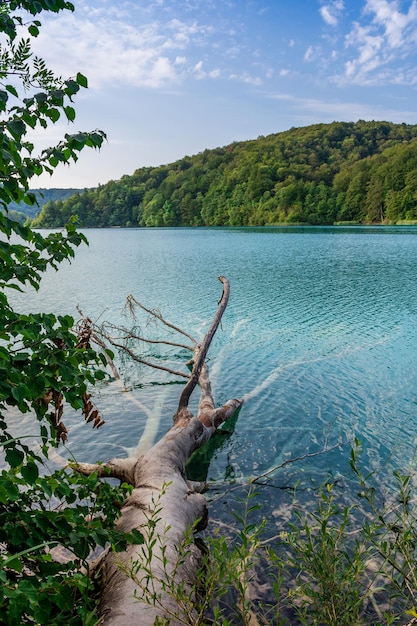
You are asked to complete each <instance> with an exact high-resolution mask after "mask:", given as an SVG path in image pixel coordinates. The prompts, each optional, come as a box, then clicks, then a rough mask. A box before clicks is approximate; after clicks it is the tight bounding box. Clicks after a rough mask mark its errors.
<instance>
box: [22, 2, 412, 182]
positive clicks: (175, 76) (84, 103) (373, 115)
mask: <svg viewBox="0 0 417 626" xmlns="http://www.w3.org/2000/svg"><path fill="white" fill-rule="evenodd" d="M72 1H73V4H74V5H75V11H74V12H73V13H72V12H68V11H66V12H62V13H60V14H58V15H54V14H53V15H47V14H41V17H40V20H41V22H42V28H41V34H40V35H39V37H38V38H37V39H36V40H34V51H35V52H36V54H38V55H39V56H41V57H42V58H43V59H44V60H45V61H46V62H47V64H48V66H49V67H51V68H52V69H53V70H54V71H56V72H57V73H58V74H60V75H62V76H63V77H65V78H67V77H70V76H74V75H75V74H76V73H77V72H82V73H83V74H85V75H86V76H87V78H88V81H89V88H88V89H87V90H82V92H81V93H80V94H79V95H77V97H76V99H75V101H74V103H75V109H76V111H77V118H76V120H75V123H74V124H70V125H69V126H68V124H67V123H66V122H64V121H63V122H62V123H61V122H59V123H58V124H56V125H54V126H52V127H50V128H49V129H48V130H47V131H46V132H45V131H43V133H42V135H39V136H38V137H37V138H36V139H37V141H38V142H40V143H39V145H41V146H42V147H43V146H46V145H52V144H53V143H56V142H57V141H59V139H61V138H62V137H63V135H64V134H65V133H66V132H78V131H86V130H94V129H96V128H99V129H101V130H103V131H104V132H105V133H106V134H107V142H106V143H105V145H104V146H103V147H102V149H101V150H100V151H94V150H90V149H85V150H84V152H83V153H82V154H81V155H80V159H79V161H78V162H77V164H75V165H71V166H70V167H67V166H60V167H59V168H58V169H57V170H56V172H55V173H54V174H53V176H50V175H48V174H44V175H42V176H41V177H39V178H38V179H36V183H35V180H33V181H32V185H31V186H32V187H33V188H38V187H47V188H51V187H76V188H84V187H96V186H97V185H98V184H105V183H106V182H108V181H109V180H118V179H120V178H121V177H122V176H123V175H125V174H128V175H129V174H132V173H133V172H134V171H135V170H136V169H138V168H140V167H144V166H146V167H148V166H158V165H162V164H166V163H171V162H173V161H175V160H177V159H180V158H182V157H184V156H186V155H189V156H191V155H193V154H196V153H198V152H202V151H203V150H205V149H206V148H215V147H219V146H225V145H227V144H229V143H231V142H233V141H243V140H248V139H256V138H257V137H258V136H260V135H268V134H270V133H278V132H282V131H285V130H288V129H289V128H291V127H300V126H308V125H310V124H316V123H330V122H333V121H357V120H358V119H362V120H385V121H390V122H396V123H402V122H405V123H407V124H417V101H416V90H417V0H136V1H133V0H126V1H125V0H118V1H117V2H115V1H114V0H72Z"/></svg>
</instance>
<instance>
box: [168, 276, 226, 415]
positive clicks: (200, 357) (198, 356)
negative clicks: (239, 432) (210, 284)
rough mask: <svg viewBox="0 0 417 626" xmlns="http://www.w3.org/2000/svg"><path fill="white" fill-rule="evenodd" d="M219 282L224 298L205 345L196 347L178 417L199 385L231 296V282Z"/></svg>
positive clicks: (204, 341)
mask: <svg viewBox="0 0 417 626" xmlns="http://www.w3.org/2000/svg"><path fill="white" fill-rule="evenodd" d="M219 281H220V282H221V283H222V285H223V293H222V297H221V298H220V301H219V306H218V308H217V311H216V314H215V316H214V318H213V321H212V323H211V326H210V328H209V329H208V331H207V333H206V336H205V337H204V340H203V343H202V344H201V346H200V345H196V347H195V349H194V366H193V369H192V372H191V376H190V379H189V381H188V383H187V384H186V385H185V387H184V389H183V390H182V394H181V396H180V399H179V402H178V411H177V415H179V414H180V413H181V411H182V410H183V409H186V408H187V407H188V402H189V400H190V396H191V394H192V392H193V391H194V389H195V387H196V385H197V383H198V380H199V378H200V374H201V370H202V367H203V363H204V361H205V358H206V356H207V352H208V349H209V348H210V344H211V342H212V340H213V337H214V334H215V332H216V330H217V328H218V326H219V324H220V321H221V319H222V316H223V313H224V311H225V309H226V307H227V303H228V301H229V295H230V285H229V281H228V280H227V278H225V277H224V276H219ZM210 393H211V390H210ZM207 397H208V396H207Z"/></svg>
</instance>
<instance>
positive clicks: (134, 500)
mask: <svg viewBox="0 0 417 626" xmlns="http://www.w3.org/2000/svg"><path fill="white" fill-rule="evenodd" d="M219 280H220V281H221V282H222V284H223V294H222V298H221V300H220V302H219V306H218V310H217V313H216V315H215V317H214V319H213V322H212V325H211V327H210V329H209V331H208V332H207V335H206V337H205V339H204V341H203V342H202V343H201V345H200V344H197V343H195V344H194V349H193V352H194V356H193V359H192V361H191V363H192V365H193V367H192V371H191V375H190V377H189V380H188V382H187V384H186V385H185V387H184V389H183V392H182V394H181V397H180V400H179V405H178V410H177V413H176V414H175V416H174V423H173V426H172V428H171V429H170V430H169V431H168V432H167V433H166V435H165V436H164V437H163V438H162V439H161V440H160V441H159V442H158V443H156V445H154V446H153V447H152V448H151V449H150V450H149V451H148V452H146V453H145V454H144V455H143V456H141V457H139V458H135V457H130V458H126V459H113V460H112V461H110V462H109V463H107V464H105V465H89V464H80V465H78V466H77V470H78V471H80V472H82V473H85V474H89V473H91V472H93V471H98V472H99V474H100V475H102V476H111V477H116V478H119V479H120V480H122V481H125V482H128V483H130V484H131V485H133V491H132V494H131V495H130V497H129V498H128V499H127V500H126V502H125V503H124V505H123V508H122V512H121V518H120V520H119V522H118V528H119V529H120V530H122V531H125V532H130V531H132V530H133V529H137V530H138V531H140V532H141V533H142V534H143V536H144V543H143V544H135V545H129V546H128V547H127V549H126V551H125V552H121V553H120V552H119V553H115V552H109V553H108V555H107V556H106V557H105V561H104V568H103V594H102V601H101V608H100V612H101V615H102V622H101V624H106V625H110V624H111V625H119V624H120V625H123V626H130V625H133V624H134V625H135V626H138V625H141V626H148V625H149V626H150V625H152V624H154V623H155V621H156V620H157V623H159V624H163V623H169V624H172V625H177V624H190V623H193V621H194V620H195V617H196V608H195V600H196V599H195V597H194V593H195V592H194V591H193V589H194V585H195V582H196V573H197V569H198V567H199V565H200V557H201V552H200V549H199V548H198V547H197V545H196V544H195V543H194V542H193V540H192V532H193V530H199V529H202V528H204V526H205V524H206V520H207V506H206V501H205V498H204V496H203V495H201V493H200V492H201V491H202V487H203V485H202V484H200V483H192V482H190V481H188V480H187V478H186V475H185V465H186V462H187V460H188V458H189V457H190V455H191V454H192V452H193V451H194V450H196V449H197V448H199V447H200V446H201V445H203V444H204V443H205V442H206V441H208V439H209V438H210V437H211V435H212V434H213V433H214V431H215V430H216V429H217V428H218V427H219V426H220V425H221V424H222V423H223V422H224V421H225V420H227V419H228V418H230V417H231V416H232V415H233V414H234V413H235V411H236V410H237V409H238V408H239V407H240V406H241V404H242V400H236V399H233V400H229V401H228V402H227V403H226V404H225V405H224V406H222V407H220V408H215V404H214V399H213V395H212V391H211V385H210V380H209V374H208V367H207V365H206V363H205V358H206V355H207V351H208V349H209V347H210V343H211V341H212V339H213V337H214V334H215V332H216V329H217V327H218V325H219V323H220V320H221V317H222V315H223V312H224V310H225V308H226V306H227V302H228V298H229V283H228V281H227V279H225V278H224V277H220V278H219ZM197 384H199V386H200V389H201V398H200V402H199V407H198V412H197V416H193V415H192V414H191V412H190V410H189V408H188V404H189V399H190V396H191V394H192V392H193V390H194V388H195V387H196V385H197Z"/></svg>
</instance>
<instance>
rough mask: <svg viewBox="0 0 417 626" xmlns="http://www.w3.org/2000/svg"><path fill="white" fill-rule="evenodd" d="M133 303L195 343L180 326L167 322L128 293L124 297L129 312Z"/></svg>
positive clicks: (157, 312)
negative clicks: (125, 297)
mask: <svg viewBox="0 0 417 626" xmlns="http://www.w3.org/2000/svg"><path fill="white" fill-rule="evenodd" d="M134 304H135V305H136V306H138V307H139V308H140V309H142V310H143V311H145V312H146V313H148V314H149V315H151V316H152V317H155V318H156V319H157V320H159V321H160V322H162V324H164V325H165V326H167V327H168V328H172V330H175V332H177V333H179V334H180V335H184V337H188V339H190V341H192V342H193V344H197V341H196V340H195V339H194V338H193V337H191V335H189V334H188V333H186V332H185V331H184V330H182V328H179V327H178V326H175V325H174V324H172V323H171V322H168V321H167V320H166V319H164V318H163V317H162V315H161V314H160V313H159V311H156V310H152V309H148V308H147V307H146V306H144V305H143V304H141V303H140V302H138V301H137V300H136V299H135V298H134V297H133V296H132V295H129V296H128V297H127V299H126V306H128V307H129V309H130V311H131V312H133V305H134Z"/></svg>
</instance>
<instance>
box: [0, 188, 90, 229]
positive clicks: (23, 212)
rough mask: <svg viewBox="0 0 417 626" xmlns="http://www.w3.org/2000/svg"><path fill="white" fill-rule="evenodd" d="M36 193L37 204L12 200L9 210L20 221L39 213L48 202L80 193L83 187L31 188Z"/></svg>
mask: <svg viewBox="0 0 417 626" xmlns="http://www.w3.org/2000/svg"><path fill="white" fill-rule="evenodd" d="M30 191H31V192H32V193H34V194H35V196H36V200H37V204H32V205H29V204H25V203H24V202H21V203H20V204H19V203H18V202H11V203H10V204H9V206H8V211H9V212H10V214H11V216H12V217H13V218H14V219H17V220H18V221H20V222H22V223H23V222H24V221H25V220H26V218H27V217H29V218H32V217H35V216H36V214H37V213H39V207H42V206H43V205H44V204H46V202H49V201H56V200H65V199H66V198H69V197H70V196H73V195H74V194H76V193H80V192H81V191H82V190H81V189H57V188H55V189H43V188H42V189H30Z"/></svg>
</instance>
